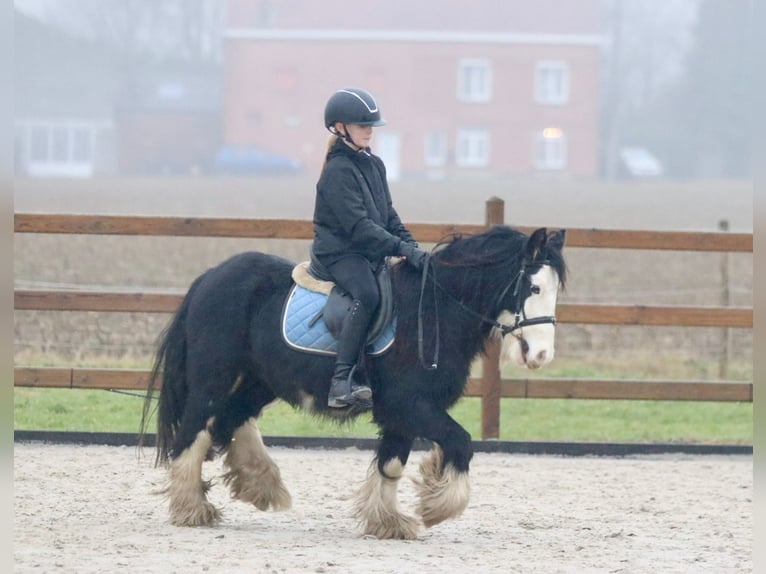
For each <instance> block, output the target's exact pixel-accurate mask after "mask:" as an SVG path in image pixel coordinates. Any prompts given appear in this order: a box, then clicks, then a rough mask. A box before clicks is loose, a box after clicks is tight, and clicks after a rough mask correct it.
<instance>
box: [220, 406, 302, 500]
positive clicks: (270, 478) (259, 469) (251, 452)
mask: <svg viewBox="0 0 766 574" xmlns="http://www.w3.org/2000/svg"><path fill="white" fill-rule="evenodd" d="M224 464H225V465H226V466H227V467H229V471H228V472H227V473H225V474H224V475H223V481H224V483H225V484H227V485H228V486H229V488H230V489H231V496H232V498H237V499H239V500H241V501H242V502H249V503H251V504H253V505H254V506H255V507H256V508H258V509H259V510H268V509H269V508H272V509H274V510H287V509H289V508H290V506H292V498H291V497H290V493H289V492H288V491H287V489H286V488H285V485H284V484H283V483H282V477H281V475H280V472H279V467H278V466H277V465H276V463H275V462H274V461H273V460H272V459H271V457H270V456H269V453H268V452H267V451H266V445H264V444H263V439H262V438H261V433H260V431H259V430H258V425H257V423H256V420H255V419H254V418H250V419H248V420H247V421H246V422H245V423H244V424H243V425H242V426H240V427H239V428H238V429H237V430H235V431H234V436H233V437H232V439H231V443H230V444H229V447H228V452H227V453H226V459H225V460H224Z"/></svg>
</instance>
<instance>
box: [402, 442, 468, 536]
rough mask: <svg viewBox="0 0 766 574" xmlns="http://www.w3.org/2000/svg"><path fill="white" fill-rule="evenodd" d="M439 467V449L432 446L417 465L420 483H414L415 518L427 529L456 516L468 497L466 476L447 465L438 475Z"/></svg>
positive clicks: (440, 452)
mask: <svg viewBox="0 0 766 574" xmlns="http://www.w3.org/2000/svg"><path fill="white" fill-rule="evenodd" d="M441 466H442V449H441V448H440V447H439V446H438V445H434V448H433V450H432V451H431V452H430V453H429V454H427V455H426V456H425V457H423V459H422V460H421V461H420V476H421V480H415V481H414V482H415V485H416V487H417V492H418V497H419V498H420V503H419V504H418V514H419V515H420V516H421V518H422V519H423V524H425V525H426V526H427V527H431V526H433V525H434V524H438V523H439V522H442V521H443V520H447V519H448V518H455V517H456V516H459V515H460V514H461V513H462V512H463V510H465V507H466V506H468V499H469V498H470V497H471V482H470V480H469V478H468V473H467V472H459V471H458V470H457V469H455V467H453V466H452V465H451V464H448V465H447V466H446V467H445V468H444V471H443V472H442V470H441Z"/></svg>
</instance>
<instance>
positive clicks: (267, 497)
mask: <svg viewBox="0 0 766 574" xmlns="http://www.w3.org/2000/svg"><path fill="white" fill-rule="evenodd" d="M223 482H224V484H226V485H227V486H229V488H230V490H231V497H232V498H235V499H237V500H240V501H242V502H245V503H249V504H252V505H253V506H255V507H256V508H257V509H258V510H263V511H266V510H269V509H272V510H274V511H282V510H290V508H291V507H292V504H293V501H292V497H291V496H290V493H289V492H288V491H287V489H286V488H285V487H284V485H283V484H282V481H281V480H280V479H279V476H278V475H277V476H274V475H268V476H266V475H262V476H257V477H255V479H254V480H244V479H243V478H242V474H241V473H238V472H234V471H230V472H227V473H226V474H224V475H223Z"/></svg>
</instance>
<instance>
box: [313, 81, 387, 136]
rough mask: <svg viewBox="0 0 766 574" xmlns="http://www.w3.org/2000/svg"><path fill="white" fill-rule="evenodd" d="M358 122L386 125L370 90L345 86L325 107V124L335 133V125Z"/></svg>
mask: <svg viewBox="0 0 766 574" xmlns="http://www.w3.org/2000/svg"><path fill="white" fill-rule="evenodd" d="M336 122H340V123H342V124H344V125H345V124H357V125H360V126H384V125H386V122H385V120H384V119H383V118H381V117H380V109H379V108H378V104H377V102H376V101H375V98H373V97H372V94H370V93H369V92H367V91H365V90H362V89H359V88H343V89H341V90H338V91H337V92H335V93H334V94H333V95H332V96H330V99H329V100H327V105H325V108H324V125H325V127H326V128H327V129H328V130H330V131H331V132H333V133H334V131H335V130H334V129H333V127H332V126H333V125H335V123H336Z"/></svg>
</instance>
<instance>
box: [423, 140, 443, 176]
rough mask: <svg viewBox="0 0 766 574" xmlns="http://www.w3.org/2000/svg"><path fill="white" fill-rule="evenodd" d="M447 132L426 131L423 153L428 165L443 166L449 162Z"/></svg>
mask: <svg viewBox="0 0 766 574" xmlns="http://www.w3.org/2000/svg"><path fill="white" fill-rule="evenodd" d="M447 145H448V142H447V133H446V132H443V131H430V132H426V135H425V138H424V140H423V154H424V158H425V165H426V167H442V166H444V165H446V164H447Z"/></svg>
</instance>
